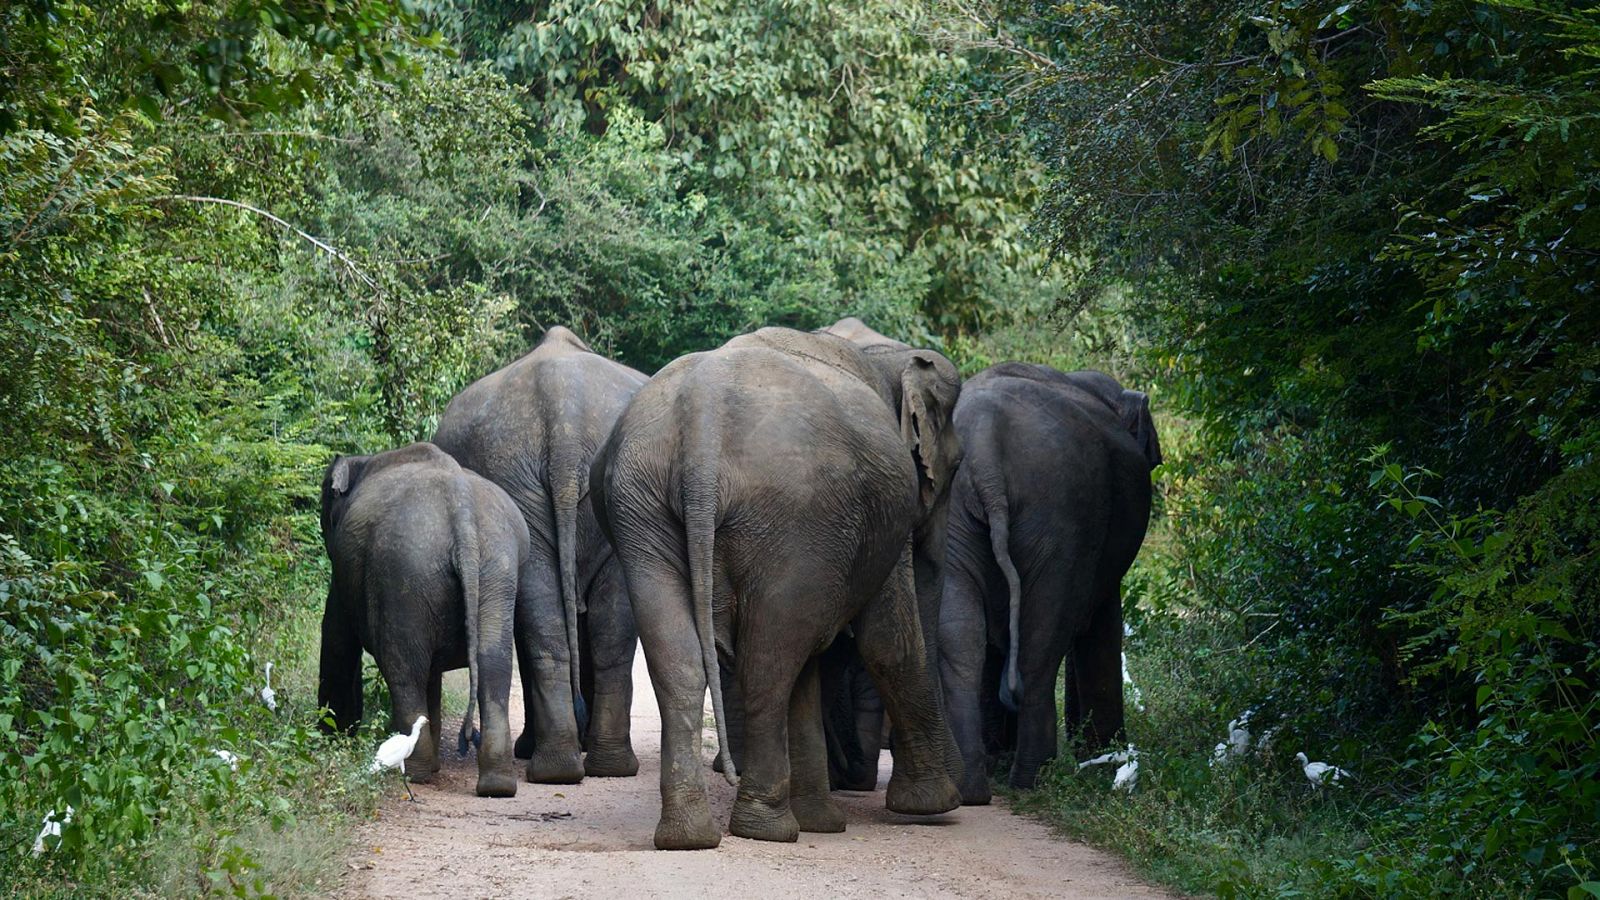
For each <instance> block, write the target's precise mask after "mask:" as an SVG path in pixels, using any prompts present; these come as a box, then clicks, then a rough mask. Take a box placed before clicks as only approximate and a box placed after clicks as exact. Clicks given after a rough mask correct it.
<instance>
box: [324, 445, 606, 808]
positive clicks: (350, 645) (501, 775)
mask: <svg viewBox="0 0 1600 900" xmlns="http://www.w3.org/2000/svg"><path fill="white" fill-rule="evenodd" d="M322 538H323V543H324V545H325V546H326V548H327V551H328V559H329V560H330V561H331V562H332V564H333V578H332V581H331V583H330V584H329V587H328V604H327V608H326V609H325V611H324V612H323V616H322V664H321V673H320V677H319V679H318V685H317V700H318V702H319V703H321V704H322V705H324V706H326V707H328V708H329V709H330V710H332V712H333V717H334V725H335V727H336V728H337V729H338V730H339V731H341V732H345V733H349V732H350V731H352V730H353V729H354V728H355V726H356V725H357V723H359V722H360V721H361V713H362V709H361V705H362V691H361V653H362V651H363V650H366V651H368V652H370V653H371V654H372V656H373V658H374V659H376V660H377V663H378V669H379V671H381V672H382V673H383V679H384V681H386V682H387V683H388V685H389V695H390V700H391V703H392V709H391V718H392V723H393V728H394V729H395V730H396V731H404V730H407V729H408V728H409V727H410V723H411V722H413V721H415V720H416V718H417V717H418V716H420V715H426V716H427V717H428V721H429V723H430V724H429V727H428V728H426V729H424V730H423V732H422V735H421V737H420V739H419V740H418V741H417V746H416V750H415V752H414V753H413V754H412V756H411V758H410V762H409V765H408V766H407V769H408V771H410V772H411V773H413V774H412V778H413V780H416V781H420V782H426V781H429V780H431V779H432V777H433V773H434V772H437V771H438V770H439V734H440V723H441V722H442V721H443V719H442V717H441V715H440V709H439V706H440V688H441V680H442V677H443V675H444V672H445V671H446V670H448V669H457V668H460V667H461V666H463V665H465V666H467V668H468V672H469V673H470V675H469V679H470V683H471V692H470V694H469V697H468V701H467V715H466V719H465V721H463V723H462V726H461V729H462V730H461V739H462V741H463V742H464V741H465V740H466V737H467V735H468V734H469V733H470V731H471V724H472V716H473V710H472V707H473V703H474V702H476V703H477V704H478V705H479V706H480V707H481V708H482V710H483V732H482V736H483V740H482V746H481V747H480V748H479V752H478V794H479V796H484V797H510V796H514V795H515V794H516V792H517V778H516V775H515V772H514V769H513V765H514V764H513V762H512V756H511V738H510V722H509V721H508V719H507V710H506V704H507V701H508V698H509V696H510V692H511V663H512V660H511V653H512V650H511V648H512V625H513V616H514V615H515V612H516V608H517V599H518V598H517V592H518V586H519V584H521V583H522V582H523V581H524V579H523V577H522V576H523V574H524V568H525V567H526V566H527V565H529V559H530V554H529V547H528V531H527V526H526V525H525V524H524V523H523V521H522V515H521V513H519V512H518V511H517V508H516V506H515V505H513V504H512V502H511V498H510V497H508V496H506V494H505V492H504V491H502V490H501V489H500V488H498V487H496V486H495V485H493V484H492V483H490V482H489V481H487V480H485V479H483V478H481V477H479V476H478V475H475V474H473V473H472V472H470V471H468V470H466V469H463V468H461V466H459V465H458V464H457V463H456V462H455V460H454V459H452V458H451V457H450V456H449V455H447V454H446V453H445V452H444V451H442V450H440V449H439V448H438V447H435V446H434V445H432V444H426V443H418V444H411V445H409V446H406V447H401V448H400V449H398V450H390V451H388V452H387V453H379V454H377V455H375V456H341V457H336V458H335V459H334V461H333V462H332V463H331V464H329V466H328V469H327V472H326V473H325V474H324V475H323V479H322ZM547 621H549V622H550V623H551V624H552V625H553V626H554V628H553V629H548V630H551V631H552V634H551V635H550V636H549V637H550V638H551V640H548V641H542V642H540V643H541V648H540V649H541V650H545V649H547V650H548V653H542V654H541V658H540V660H539V661H538V665H537V666H536V667H535V670H536V671H537V673H538V675H537V680H538V681H539V682H540V684H539V685H538V686H537V689H538V692H539V694H540V695H541V697H543V698H546V699H547V700H548V702H546V703H542V704H539V705H538V706H539V708H540V711H541V718H544V719H550V720H551V721H541V722H539V723H537V724H538V726H539V727H540V734H541V735H543V734H549V735H551V736H552V740H550V741H548V742H545V743H543V746H542V747H541V750H542V751H543V753H542V754H541V758H540V759H536V760H534V761H532V762H530V763H529V766H528V777H529V779H530V780H539V781H550V782H556V783H571V782H575V781H578V780H579V779H581V778H582V777H583V767H582V765H581V764H580V763H579V759H578V731H577V721H576V719H575V718H574V715H573V708H572V691H571V687H570V686H569V685H568V680H567V677H566V675H567V668H568V662H567V658H566V653H567V650H566V640H565V638H566V635H565V633H564V632H563V631H561V627H560V623H561V621H562V619H561V616H560V610H559V609H555V610H551V611H550V616H549V617H548V618H547ZM545 729H549V730H548V731H546V730H545ZM464 746H465V745H464V743H463V747H464Z"/></svg>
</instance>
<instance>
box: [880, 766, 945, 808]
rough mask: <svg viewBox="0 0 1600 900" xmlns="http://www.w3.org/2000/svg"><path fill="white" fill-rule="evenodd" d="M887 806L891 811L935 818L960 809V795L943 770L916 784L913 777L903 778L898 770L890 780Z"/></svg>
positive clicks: (886, 796)
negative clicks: (940, 814) (957, 808)
mask: <svg viewBox="0 0 1600 900" xmlns="http://www.w3.org/2000/svg"><path fill="white" fill-rule="evenodd" d="M884 805H885V806H887V807H888V808H889V809H890V811H892V812H897V813H905V814H906V815H911V816H934V815H938V814H939V813H944V812H949V811H950V810H952V809H955V808H956V807H958V806H960V805H961V792H960V791H958V790H956V783H955V782H953V781H951V780H950V777H949V776H947V775H945V774H944V772H943V771H936V772H935V773H934V774H933V775H931V776H929V777H927V778H924V779H922V780H920V781H913V780H912V779H911V778H910V776H901V774H900V773H899V772H898V771H896V772H895V773H894V775H892V776H891V777H890V778H889V790H888V791H887V792H886V794H885V796H884Z"/></svg>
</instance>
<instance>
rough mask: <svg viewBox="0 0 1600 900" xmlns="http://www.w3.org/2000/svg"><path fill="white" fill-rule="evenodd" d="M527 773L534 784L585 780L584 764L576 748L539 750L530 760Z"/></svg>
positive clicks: (574, 782)
mask: <svg viewBox="0 0 1600 900" xmlns="http://www.w3.org/2000/svg"><path fill="white" fill-rule="evenodd" d="M527 774H528V780H529V781H531V782H533V783H534V784H577V783H578V782H580V781H582V780H583V764H582V763H580V762H579V761H578V753H577V751H575V750H572V751H560V750H539V751H537V752H535V753H534V754H533V758H532V759H530V760H528V772H527Z"/></svg>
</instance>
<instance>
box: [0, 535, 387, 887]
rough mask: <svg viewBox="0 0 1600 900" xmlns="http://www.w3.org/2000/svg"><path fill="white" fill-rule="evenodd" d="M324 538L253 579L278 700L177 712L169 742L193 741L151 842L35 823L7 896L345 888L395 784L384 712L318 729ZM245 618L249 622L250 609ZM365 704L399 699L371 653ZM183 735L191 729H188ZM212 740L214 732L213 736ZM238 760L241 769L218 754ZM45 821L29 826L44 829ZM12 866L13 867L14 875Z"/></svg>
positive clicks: (8, 861) (258, 651) (171, 768)
mask: <svg viewBox="0 0 1600 900" xmlns="http://www.w3.org/2000/svg"><path fill="white" fill-rule="evenodd" d="M320 553H321V547H320V545H312V544H309V543H308V542H307V541H305V540H304V539H302V540H300V541H298V542H293V543H291V545H290V547H289V549H288V554H289V556H290V557H292V561H291V563H290V564H289V565H287V566H285V567H281V568H280V569H279V576H278V578H277V579H276V580H272V579H267V580H262V581H261V582H260V583H258V584H257V585H256V587H257V588H258V590H259V592H260V593H259V597H258V599H259V600H260V602H261V604H262V606H261V608H263V609H266V610H270V611H271V614H270V616H269V617H267V618H266V620H265V621H261V622H258V623H255V625H254V627H253V628H251V627H250V626H249V625H248V624H246V625H245V627H246V628H247V630H250V631H252V633H253V634H252V637H251V638H250V645H251V646H252V648H253V650H252V655H253V657H254V658H256V659H258V660H261V661H266V660H271V661H272V662H273V663H274V668H273V677H272V684H273V688H274V690H275V691H276V700H277V703H278V709H277V712H276V713H271V712H268V711H267V710H266V708H265V706H264V705H263V704H262V703H261V702H260V700H259V699H257V698H256V697H255V696H254V693H253V691H255V690H258V689H259V688H260V686H261V683H260V682H259V680H258V681H257V683H256V684H254V686H253V687H252V688H251V690H252V693H251V695H250V696H248V697H245V698H232V699H228V700H225V701H224V700H222V699H221V698H218V702H217V703H216V704H215V705H213V706H211V707H210V708H209V709H210V712H211V715H212V716H213V720H211V721H206V722H201V721H198V720H175V721H174V722H173V723H172V724H171V725H170V727H171V728H173V730H174V733H173V734H172V735H171V739H172V740H175V741H178V740H182V741H186V742H187V751H186V752H185V753H182V754H179V755H178V758H179V759H187V760H192V763H179V764H174V763H172V762H170V761H169V762H168V763H167V764H166V766H165V770H164V771H160V772H150V773H147V775H148V777H150V778H163V779H167V780H168V781H170V783H171V790H170V791H169V792H167V793H166V795H165V801H164V803H163V804H162V806H161V807H159V808H157V809H154V810H152V811H151V815H150V818H151V820H152V822H153V823H154V824H153V828H152V831H151V835H150V837H149V838H148V839H146V840H142V841H139V842H136V843H130V844H119V845H117V846H113V847H110V848H107V849H105V850H103V851H99V852H97V853H95V854H93V855H87V856H86V855H81V852H80V853H67V852H65V851H64V850H54V851H51V852H48V853H46V854H43V855H41V856H38V857H34V856H32V855H31V854H30V853H29V851H28V845H29V844H31V842H32V839H33V833H34V831H29V832H28V833H27V834H26V835H22V834H20V832H19V833H18V834H16V835H8V839H9V841H10V842H14V843H17V844H18V846H16V847H15V848H14V849H12V850H11V851H9V852H7V853H5V854H3V857H4V858H5V860H4V862H3V863H0V880H3V881H0V883H4V885H5V889H4V890H3V891H0V893H4V894H5V895H7V896H19V897H40V898H57V897H60V898H65V897H74V898H76V897H119V898H120V897H141V898H142V897H151V898H154V897H190V896H219V895H221V896H237V897H266V896H272V897H299V896H315V895H321V894H324V893H326V892H327V891H329V890H331V889H332V888H333V887H334V886H335V885H336V883H337V882H336V878H337V876H338V875H339V873H340V871H341V869H342V868H343V858H344V853H345V850H346V848H347V846H348V841H349V836H350V834H351V830H352V828H353V826H354V825H355V824H357V823H359V822H361V821H363V820H366V819H368V818H370V817H371V816H372V814H373V811H374V810H375V808H376V806H377V803H378V800H379V797H380V795H381V793H382V792H383V791H385V790H387V789H388V784H387V782H385V781H384V780H383V779H382V778H381V777H379V776H373V775H370V774H369V773H368V772H367V766H368V764H369V762H370V760H371V752H372V747H373V746H374V745H375V744H376V742H377V741H378V740H379V739H380V737H381V735H383V734H386V733H387V729H388V724H389V723H388V720H387V716H386V715H376V716H371V715H369V716H368V717H367V721H366V722H365V723H363V726H362V729H361V731H360V733H359V734H358V735H357V736H356V737H355V738H353V739H349V740H342V739H336V738H331V737H328V736H326V735H323V734H322V733H320V731H319V730H318V716H317V713H318V708H317V704H316V682H317V665H318V654H319V652H320V622H321V614H322V599H323V596H324V595H325V591H326V582H325V578H326V574H325V572H326V569H325V567H323V566H322V565H321V564H320V560H319V559H318V555H319V554H320ZM246 618H248V617H246ZM366 675H367V677H366V679H365V682H366V688H367V690H366V694H367V696H366V708H367V709H368V710H386V709H387V708H388V699H387V694H386V691H385V689H384V687H383V682H382V679H381V678H380V677H379V675H378V672H377V670H376V667H375V666H373V665H372V664H371V661H370V659H369V660H368V671H367V673H366ZM180 730H181V731H182V733H181V734H180V733H179V731H180ZM202 735H210V737H203V736H202ZM217 749H226V750H228V751H230V752H232V753H234V754H236V755H237V758H238V759H237V763H238V769H237V771H234V770H233V769H231V768H230V767H229V765H228V764H227V763H226V762H225V761H224V760H222V759H221V758H218V757H216V756H215V753H214V751H215V750H217ZM31 821H33V823H34V824H32V825H29V824H28V822H26V821H25V822H23V823H22V824H23V825H24V826H25V827H29V828H32V829H33V830H37V827H38V826H37V821H36V820H31ZM6 869H11V870H13V871H9V872H7V871H4V870H6Z"/></svg>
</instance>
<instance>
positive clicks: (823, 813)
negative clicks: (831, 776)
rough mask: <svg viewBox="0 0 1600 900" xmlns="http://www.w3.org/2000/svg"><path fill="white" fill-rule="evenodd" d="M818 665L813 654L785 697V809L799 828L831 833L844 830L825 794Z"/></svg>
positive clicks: (825, 763)
mask: <svg viewBox="0 0 1600 900" xmlns="http://www.w3.org/2000/svg"><path fill="white" fill-rule="evenodd" d="M820 668H821V663H820V660H819V659H818V658H817V657H815V656H813V657H812V658H811V659H810V660H809V661H807V662H806V664H805V667H804V668H802V669H801V670H800V678H799V679H798V680H797V681H796V682H795V685H794V691H793V692H792V693H791V694H790V696H789V808H790V810H792V811H793V813H794V818H795V821H796V822H797V823H799V825H800V830H801V831H813V832H829V833H831V832H840V831H843V830H844V812H843V811H842V810H840V809H839V807H838V805H837V804H835V803H834V802H833V799H832V798H831V797H829V796H828V748H827V741H826V739H825V738H824V737H823V734H822V697H821V692H820V683H821V682H820V677H819V670H820Z"/></svg>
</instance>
